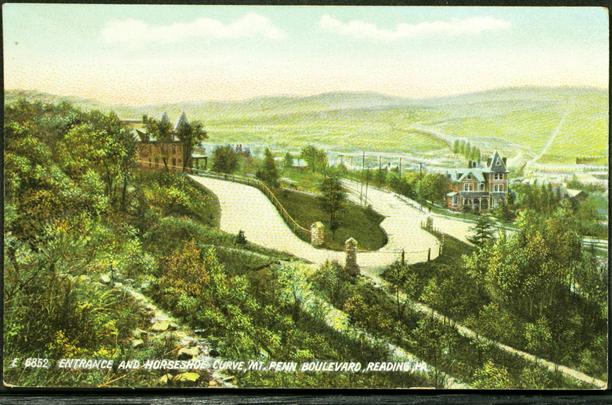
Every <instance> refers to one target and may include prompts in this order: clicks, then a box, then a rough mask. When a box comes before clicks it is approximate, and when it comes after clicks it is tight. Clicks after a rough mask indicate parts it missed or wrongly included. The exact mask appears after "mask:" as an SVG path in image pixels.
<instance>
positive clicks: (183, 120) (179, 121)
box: [174, 111, 189, 131]
mask: <svg viewBox="0 0 612 405" xmlns="http://www.w3.org/2000/svg"><path fill="white" fill-rule="evenodd" d="M182 124H189V121H187V115H186V114H185V111H183V112H182V113H181V115H180V117H178V118H177V120H176V122H175V123H174V130H175V131H176V130H177V129H178V127H179V126H180V125H182Z"/></svg>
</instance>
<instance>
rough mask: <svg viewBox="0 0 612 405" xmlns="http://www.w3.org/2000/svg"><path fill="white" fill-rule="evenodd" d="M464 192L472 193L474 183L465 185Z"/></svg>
mask: <svg viewBox="0 0 612 405" xmlns="http://www.w3.org/2000/svg"><path fill="white" fill-rule="evenodd" d="M463 191H472V183H464V184H463Z"/></svg>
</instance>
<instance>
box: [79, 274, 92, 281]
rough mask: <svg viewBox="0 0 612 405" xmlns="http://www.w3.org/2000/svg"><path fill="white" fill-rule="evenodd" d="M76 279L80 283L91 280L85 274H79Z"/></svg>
mask: <svg viewBox="0 0 612 405" xmlns="http://www.w3.org/2000/svg"><path fill="white" fill-rule="evenodd" d="M77 280H78V281H79V282H81V283H89V282H90V281H91V278H90V277H89V276H87V275H85V274H81V275H80V276H79V277H78V278H77Z"/></svg>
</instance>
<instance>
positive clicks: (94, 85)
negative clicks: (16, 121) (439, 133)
mask: <svg viewBox="0 0 612 405" xmlns="http://www.w3.org/2000/svg"><path fill="white" fill-rule="evenodd" d="M3 25H4V62H5V72H4V74H5V86H6V88H9V89H11V88H20V89H35V90H40V91H46V92H50V93H55V94H61V95H76V96H81V97H89V98H96V99H100V100H102V101H106V102H124V103H156V102H166V101H167V102H170V101H185V100H219V99H227V100H229V99H242V98H248V97H254V96H260V95H272V94H296V95H310V94H316V93H320V92H326V91H339V90H348V91H378V92H383V93H387V94H393V95H399V96H406V97H430V96H439V95H447V94H457V93H464V92H472V91H479V90H483V89H491V88H496V87H507V86H520V85H542V86H559V85H578V86H596V87H602V88H607V87H608V14H607V10H606V9H603V8H516V7H512V8H510V7H504V8H501V7H499V8H496V7H445V8H442V7H312V6H308V7H305V6H304V7H296V6H284V7H276V6H275V7H272V6H249V7H247V6H175V5H169V6H152V5H149V6H142V5H74V4H73V5H59V4H46V5H41V4H5V5H4V6H3Z"/></svg>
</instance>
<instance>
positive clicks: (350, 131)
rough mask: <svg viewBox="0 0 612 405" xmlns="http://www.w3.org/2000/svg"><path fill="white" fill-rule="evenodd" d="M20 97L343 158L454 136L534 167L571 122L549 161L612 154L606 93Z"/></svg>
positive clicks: (420, 146) (419, 149)
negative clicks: (182, 123)
mask: <svg viewBox="0 0 612 405" xmlns="http://www.w3.org/2000/svg"><path fill="white" fill-rule="evenodd" d="M20 97H26V98H28V99H31V100H40V101H44V102H54V103H55V102H61V101H68V102H71V103H73V104H75V105H77V106H79V107H80V108H83V109H93V108H95V109H100V110H102V111H109V110H114V111H115V112H116V113H117V114H118V115H119V116H120V117H124V118H140V117H141V116H142V115H143V114H148V115H152V116H161V114H162V113H163V112H167V113H168V115H169V116H170V118H171V119H175V118H177V117H178V116H179V115H180V113H181V112H182V111H185V113H186V114H187V116H188V117H189V118H190V119H197V120H201V121H202V122H203V123H204V124H205V126H206V128H207V130H208V132H209V135H210V138H211V140H213V139H214V140H215V141H219V142H243V143H266V144H271V145H276V146H278V147H285V148H287V147H289V148H297V147H299V146H301V145H303V144H305V143H308V142H312V143H317V144H321V145H328V146H330V147H332V148H335V149H343V150H347V149H348V150H351V149H352V150H361V149H366V150H372V151H388V152H404V153H416V154H419V153H428V151H431V152H433V151H438V150H442V149H444V148H446V149H447V148H448V145H447V143H445V142H443V141H442V140H441V139H443V138H444V137H443V136H440V134H442V135H444V134H446V135H450V138H454V137H460V138H465V139H467V140H469V141H470V142H471V143H472V144H475V145H478V146H479V147H481V149H482V150H483V151H484V152H487V151H490V150H493V149H500V150H502V151H504V153H507V154H508V155H509V156H514V155H515V154H517V153H521V154H522V155H523V156H524V157H525V158H530V157H534V156H536V155H538V153H540V152H542V149H543V148H544V147H545V145H546V143H547V141H548V140H549V137H550V135H551V134H552V133H553V131H554V130H555V129H556V127H557V126H558V125H559V123H560V122H561V119H562V117H563V116H565V115H567V117H566V118H567V119H565V120H564V121H563V122H564V124H563V125H562V126H561V128H559V130H558V135H557V136H556V138H555V139H554V142H553V143H552V144H551V145H550V146H549V147H548V148H547V149H546V151H545V153H544V154H543V156H542V157H541V159H540V161H541V162H555V163H574V162H575V161H576V158H579V157H581V156H591V157H592V156H602V157H605V156H607V154H608V92H607V91H606V90H603V89H596V88H578V87H556V88H551V87H516V88H504V89H495V90H489V91H483V92H477V93H470V94H463V95H454V96H448V97H437V98H428V99H409V98H402V97H394V96H388V95H384V94H380V93H374V92H333V93H323V94H318V95H314V96H307V97H295V96H266V97H257V98H252V99H248V100H241V101H227V102H219V101H204V102H184V103H168V104H157V105H146V106H126V105H109V104H104V103H101V102H98V101H96V100H90V99H83V98H77V97H60V96H54V95H51V94H46V93H40V92H32V91H15V90H9V91H7V92H6V93H5V102H6V103H8V104H10V103H11V102H14V101H15V100H17V99H18V98H20ZM433 134H435V135H433Z"/></svg>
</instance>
